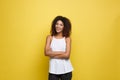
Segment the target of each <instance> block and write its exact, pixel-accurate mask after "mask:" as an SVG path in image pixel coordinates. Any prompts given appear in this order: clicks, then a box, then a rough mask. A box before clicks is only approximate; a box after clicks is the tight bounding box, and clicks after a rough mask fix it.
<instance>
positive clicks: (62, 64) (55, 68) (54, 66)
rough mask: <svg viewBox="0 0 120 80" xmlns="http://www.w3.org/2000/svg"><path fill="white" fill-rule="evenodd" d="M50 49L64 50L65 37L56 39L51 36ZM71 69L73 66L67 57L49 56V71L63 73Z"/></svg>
mask: <svg viewBox="0 0 120 80" xmlns="http://www.w3.org/2000/svg"><path fill="white" fill-rule="evenodd" d="M50 47H51V49H52V51H64V52H65V50H66V41H65V37H64V38H62V39H57V38H55V37H54V36H53V38H52V41H51V45H50ZM71 71H73V67H72V65H71V62H70V60H69V59H53V58H50V62H49V73H53V74H64V73H68V72H71Z"/></svg>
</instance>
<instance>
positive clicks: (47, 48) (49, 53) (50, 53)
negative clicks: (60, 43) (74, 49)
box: [44, 20, 71, 59]
mask: <svg viewBox="0 0 120 80" xmlns="http://www.w3.org/2000/svg"><path fill="white" fill-rule="evenodd" d="M55 29H56V32H57V35H55V36H54V37H56V38H63V36H62V33H63V32H62V31H63V29H64V24H63V22H62V21H61V20H58V21H57V22H56V24H55ZM51 40H52V36H50V35H48V36H47V38H46V44H45V49H44V52H45V56H49V57H51V58H57V59H69V57H70V50H71V39H70V37H67V38H65V40H66V51H65V52H63V51H52V50H51V48H50V44H51Z"/></svg>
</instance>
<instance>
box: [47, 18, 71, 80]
mask: <svg viewBox="0 0 120 80" xmlns="http://www.w3.org/2000/svg"><path fill="white" fill-rule="evenodd" d="M70 33H71V23H70V20H69V19H68V18H66V17H63V16H57V17H55V19H54V20H53V22H52V26H51V35H48V36H47V38H46V45H45V56H49V57H50V62H49V77H48V78H49V80H59V79H60V80H71V79H72V71H73V67H72V65H71V62H70V60H69V58H70V51H71V38H70Z"/></svg>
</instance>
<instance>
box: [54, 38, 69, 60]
mask: <svg viewBox="0 0 120 80" xmlns="http://www.w3.org/2000/svg"><path fill="white" fill-rule="evenodd" d="M70 52H71V39H70V37H68V38H66V51H65V52H63V53H62V54H58V55H55V56H53V58H58V59H69V57H70Z"/></svg>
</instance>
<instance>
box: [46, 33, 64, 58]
mask: <svg viewBox="0 0 120 80" xmlns="http://www.w3.org/2000/svg"><path fill="white" fill-rule="evenodd" d="M51 40H52V37H51V36H50V35H49V36H47V38H46V44H45V48H44V53H45V56H49V57H54V56H56V55H59V54H63V53H64V52H62V51H52V50H51V48H50V44H51Z"/></svg>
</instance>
